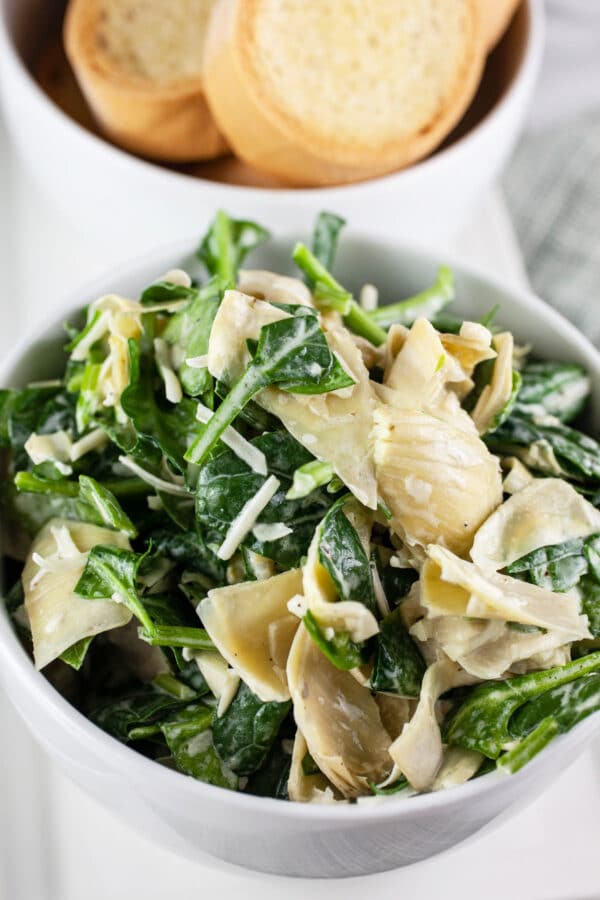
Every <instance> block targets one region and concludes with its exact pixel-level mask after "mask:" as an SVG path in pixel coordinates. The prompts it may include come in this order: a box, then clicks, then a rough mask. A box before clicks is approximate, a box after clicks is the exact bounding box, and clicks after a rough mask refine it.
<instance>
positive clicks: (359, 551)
mask: <svg viewBox="0 0 600 900" xmlns="http://www.w3.org/2000/svg"><path fill="white" fill-rule="evenodd" d="M319 560H320V562H321V565H323V566H324V567H325V569H326V570H327V572H328V573H329V575H330V577H331V580H332V581H333V583H334V584H335V587H336V589H337V592H338V595H339V597H340V598H341V599H342V600H353V601H356V602H357V603H363V604H364V605H365V606H366V607H367V608H368V609H369V610H370V611H371V612H372V613H373V614H375V613H376V612H377V601H376V599H375V590H374V588H373V576H372V573H371V566H370V565H369V557H368V556H367V553H366V551H365V549H364V547H363V545H362V543H361V540H360V538H359V536H358V534H357V532H356V529H355V528H354V526H353V525H352V523H351V522H350V520H349V519H348V517H347V516H346V514H345V513H344V507H343V501H338V502H337V503H335V504H334V505H333V506H332V507H331V509H330V510H329V512H328V513H327V515H326V516H325V518H324V519H323V523H322V525H321V527H320V529H319Z"/></svg>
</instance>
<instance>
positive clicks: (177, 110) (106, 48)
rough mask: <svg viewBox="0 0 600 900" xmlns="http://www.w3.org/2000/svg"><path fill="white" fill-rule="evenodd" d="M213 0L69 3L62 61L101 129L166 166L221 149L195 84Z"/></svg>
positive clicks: (207, 156) (199, 81) (198, 81)
mask: <svg viewBox="0 0 600 900" xmlns="http://www.w3.org/2000/svg"><path fill="white" fill-rule="evenodd" d="M212 5H213V0H70V2H69V6H68V9H67V15H66V19H65V26H64V42H65V49H66V52H67V56H68V57H69V61H70V63H71V65H72V67H73V69H74V71H75V74H76V76H77V79H78V81H79V84H80V87H81V89H82V91H83V93H84V94H85V96H86V99H87V101H88V103H89V105H90V107H91V108H92V111H93V113H94V115H95V117H96V118H97V120H98V123H99V125H100V126H101V128H102V129H103V131H104V132H105V133H106V134H107V135H108V136H109V137H110V138H111V139H112V140H114V141H115V143H117V144H120V145H121V146H122V147H124V148H126V149H127V150H131V151H133V152H134V153H139V154H141V155H143V156H147V157H150V158H154V159H160V160H165V161H169V162H188V161H191V160H196V159H210V158H213V157H215V156H218V155H219V154H221V153H223V152H225V151H226V150H227V145H226V143H225V140H224V138H223V137H222V135H221V134H219V131H218V129H217V126H216V125H215V122H214V120H213V118H212V116H211V114H210V111H209V109H208V106H207V105H206V100H205V98H204V90H203V85H202V57H203V46H204V37H205V31H206V27H207V22H208V18H209V15H210V11H211V7H212Z"/></svg>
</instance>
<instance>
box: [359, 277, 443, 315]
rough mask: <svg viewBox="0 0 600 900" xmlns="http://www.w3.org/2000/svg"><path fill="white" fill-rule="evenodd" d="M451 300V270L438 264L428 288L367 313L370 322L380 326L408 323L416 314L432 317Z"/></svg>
mask: <svg viewBox="0 0 600 900" xmlns="http://www.w3.org/2000/svg"><path fill="white" fill-rule="evenodd" d="M452 300H454V277H453V275H452V270H451V269H449V268H448V266H440V269H439V271H438V274H437V278H436V280H435V282H434V283H433V284H432V285H431V287H430V288H427V290H425V291H421V293H419V294H415V295H414V297H409V298H408V299H406V300H400V301H399V302H398V303H391V304H390V305H389V306H379V307H378V308H377V309H374V310H372V311H371V312H369V313H368V315H369V318H370V320H371V322H373V323H375V324H377V325H380V326H381V327H382V328H389V327H390V325H394V324H396V323H399V324H401V325H410V324H411V323H412V322H414V320H415V319H416V318H417V317H418V316H425V317H426V318H427V319H431V318H433V317H434V316H436V315H437V314H438V313H439V312H440V311H441V310H442V309H443V308H444V307H445V306H446V305H447V304H448V303H450V302H451V301H452Z"/></svg>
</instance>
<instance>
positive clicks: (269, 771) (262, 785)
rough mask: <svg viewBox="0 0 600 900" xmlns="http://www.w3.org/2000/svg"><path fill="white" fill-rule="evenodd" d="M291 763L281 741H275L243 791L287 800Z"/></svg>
mask: <svg viewBox="0 0 600 900" xmlns="http://www.w3.org/2000/svg"><path fill="white" fill-rule="evenodd" d="M291 764H292V757H291V755H290V753H288V752H287V751H286V750H285V749H284V747H283V743H282V741H275V743H274V744H273V746H272V747H271V749H270V751H269V755H268V756H267V758H266V760H265V762H264V763H263V765H262V767H261V768H260V769H259V770H258V771H257V772H254V774H253V775H251V776H250V778H249V779H248V784H247V785H246V787H245V789H244V790H245V792H246V793H247V794H254V796H255V797H274V798H275V799H276V800H288V799H289V798H288V780H289V777H290V767H291Z"/></svg>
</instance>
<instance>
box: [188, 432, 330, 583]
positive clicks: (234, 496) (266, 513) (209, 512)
mask: <svg viewBox="0 0 600 900" xmlns="http://www.w3.org/2000/svg"><path fill="white" fill-rule="evenodd" d="M251 443H252V444H253V445H254V446H255V447H257V448H258V449H259V450H261V451H262V452H263V453H264V455H265V457H266V459H267V467H268V470H269V472H270V473H272V474H274V475H276V476H277V478H278V479H279V481H280V483H281V484H280V488H279V490H278V491H277V492H276V493H275V495H274V496H273V497H272V498H271V500H270V502H269V503H268V505H267V506H266V507H265V509H264V510H263V511H262V513H261V514H260V516H259V518H258V522H259V523H260V524H263V523H264V524H268V523H275V522H282V523H283V524H284V525H287V526H288V527H289V528H291V529H292V531H291V533H290V534H287V535H285V536H284V537H281V538H277V539H276V540H270V541H266V540H259V539H258V538H257V537H256V536H255V535H254V534H253V533H252V532H250V534H248V535H247V537H246V538H245V539H244V541H243V546H244V547H248V548H249V549H250V550H253V551H254V552H255V553H259V554H260V555H261V556H266V557H268V558H269V559H273V560H275V562H277V563H278V565H279V566H280V567H282V568H290V567H292V566H294V565H297V564H298V562H299V561H300V558H301V557H302V556H304V555H305V553H306V551H307V550H308V546H309V544H310V541H311V538H312V535H313V534H314V530H315V528H316V527H317V525H318V523H319V522H320V521H321V519H322V518H323V516H324V514H325V512H326V511H327V509H328V507H329V506H330V504H331V498H330V497H329V495H328V494H327V492H326V491H325V489H324V488H320V489H318V490H316V491H313V492H312V493H311V494H310V496H309V497H307V498H302V499H300V500H288V499H287V496H286V495H287V492H288V489H289V488H290V487H291V484H292V477H293V473H294V471H295V470H296V469H298V468H299V467H300V466H302V465H304V464H306V463H307V462H308V461H310V460H311V455H310V453H308V451H307V450H305V449H304V447H302V445H301V444H299V443H298V442H297V441H296V440H294V438H293V437H292V435H291V434H289V433H288V432H286V431H276V432H273V433H271V434H262V435H260V437H257V438H254V439H253V440H252V441H251ZM264 482H265V477H264V476H262V475H258V474H257V473H256V472H254V471H252V469H250V467H249V466H248V465H247V464H246V463H245V462H243V460H241V459H240V458H239V457H238V456H236V455H235V453H233V451H231V450H223V451H222V452H220V453H218V455H215V456H213V457H212V458H211V459H210V460H209V461H208V462H206V463H205V464H204V465H203V466H201V468H200V473H199V477H198V484H197V492H196V516H197V520H198V523H199V526H200V528H201V531H202V535H203V537H204V540H205V541H206V543H207V544H208V545H209V546H211V547H212V546H219V545H220V544H221V543H222V542H223V539H224V538H225V535H226V534H227V531H228V529H229V527H230V525H231V523H232V522H233V520H234V519H235V518H236V516H237V515H238V514H239V513H240V512H241V510H242V509H243V507H244V506H245V504H246V503H247V502H248V501H249V500H250V499H251V498H252V497H253V496H254V495H255V494H256V492H257V491H258V490H259V489H260V488H261V487H262V485H263V484H264Z"/></svg>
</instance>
